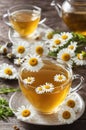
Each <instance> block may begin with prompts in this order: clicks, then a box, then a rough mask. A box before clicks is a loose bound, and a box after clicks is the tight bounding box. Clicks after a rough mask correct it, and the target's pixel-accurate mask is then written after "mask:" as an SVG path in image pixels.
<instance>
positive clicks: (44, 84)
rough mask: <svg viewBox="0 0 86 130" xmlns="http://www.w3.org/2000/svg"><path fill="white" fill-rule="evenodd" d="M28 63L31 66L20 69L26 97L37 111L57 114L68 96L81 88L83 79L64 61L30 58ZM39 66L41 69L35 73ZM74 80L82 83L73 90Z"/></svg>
mask: <svg viewBox="0 0 86 130" xmlns="http://www.w3.org/2000/svg"><path fill="white" fill-rule="evenodd" d="M27 61H28V63H29V64H30V63H31V64H30V66H29V67H27V65H26V64H24V66H22V67H21V68H20V70H19V85H20V88H21V90H22V93H23V94H24V96H25V97H26V98H27V100H28V101H29V102H30V103H31V105H32V106H33V107H34V108H35V109H36V110H37V111H39V112H41V113H44V114H51V113H54V112H56V111H57V108H58V106H59V105H60V104H61V103H62V102H63V101H64V100H65V98H66V97H67V96H68V95H70V94H71V93H72V92H76V91H77V90H79V89H80V88H81V84H82V82H83V77H82V76H80V75H73V73H72V69H71V67H70V66H69V65H68V64H66V63H64V62H63V61H61V60H59V61H56V60H54V59H51V58H43V59H42V61H40V60H39V61H40V62H39V61H37V60H36V58H34V59H32V58H31V59H30V58H29V59H28V60H27ZM38 62H39V63H38ZM37 64H39V65H38V66H39V67H40V66H41V67H40V69H38V71H37V70H36V71H34V70H35V69H34V67H35V68H36V66H35V65H37ZM25 65H26V66H25ZM31 65H32V68H31ZM28 68H29V69H28ZM30 69H31V70H30ZM32 69H33V70H32ZM73 79H76V80H80V82H79V83H78V85H76V87H73V88H72V81H73Z"/></svg>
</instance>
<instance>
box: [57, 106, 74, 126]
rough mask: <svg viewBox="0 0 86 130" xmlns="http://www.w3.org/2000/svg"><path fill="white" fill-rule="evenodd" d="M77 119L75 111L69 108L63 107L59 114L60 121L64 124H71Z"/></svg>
mask: <svg viewBox="0 0 86 130" xmlns="http://www.w3.org/2000/svg"><path fill="white" fill-rule="evenodd" d="M75 119H76V114H75V112H74V111H73V109H71V108H69V107H65V106H64V107H62V108H60V110H59V112H58V120H59V121H60V122H61V123H62V124H71V123H73V122H74V120H75Z"/></svg>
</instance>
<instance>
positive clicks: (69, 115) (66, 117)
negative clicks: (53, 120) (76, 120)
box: [62, 111, 71, 119]
mask: <svg viewBox="0 0 86 130" xmlns="http://www.w3.org/2000/svg"><path fill="white" fill-rule="evenodd" d="M62 116H63V118H64V119H69V118H70V117H71V114H70V112H69V111H64V112H63V114H62Z"/></svg>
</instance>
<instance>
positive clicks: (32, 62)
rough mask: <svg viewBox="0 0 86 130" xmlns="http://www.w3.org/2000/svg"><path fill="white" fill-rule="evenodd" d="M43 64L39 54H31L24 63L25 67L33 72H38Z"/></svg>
mask: <svg viewBox="0 0 86 130" xmlns="http://www.w3.org/2000/svg"><path fill="white" fill-rule="evenodd" d="M43 65H44V64H43V61H42V59H41V58H40V56H39V55H30V56H28V57H27V59H26V61H25V62H24V63H23V67H24V68H26V69H27V70H28V71H32V72H38V71H39V70H40V69H41V68H42V67H43Z"/></svg>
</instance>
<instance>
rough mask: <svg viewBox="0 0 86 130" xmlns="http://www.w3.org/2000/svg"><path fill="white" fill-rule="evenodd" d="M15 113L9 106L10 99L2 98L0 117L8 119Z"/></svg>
mask: <svg viewBox="0 0 86 130" xmlns="http://www.w3.org/2000/svg"><path fill="white" fill-rule="evenodd" d="M13 115H14V114H13V112H12V110H11V109H10V108H9V103H8V101H7V100H6V99H4V98H0V119H4V120H6V119H7V118H8V117H11V116H13Z"/></svg>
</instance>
